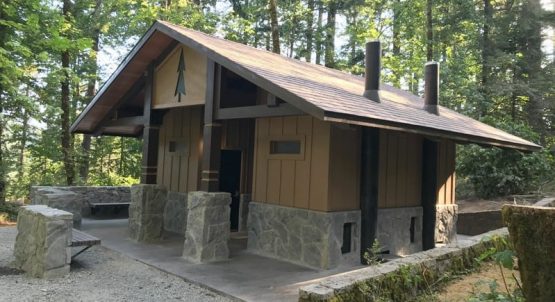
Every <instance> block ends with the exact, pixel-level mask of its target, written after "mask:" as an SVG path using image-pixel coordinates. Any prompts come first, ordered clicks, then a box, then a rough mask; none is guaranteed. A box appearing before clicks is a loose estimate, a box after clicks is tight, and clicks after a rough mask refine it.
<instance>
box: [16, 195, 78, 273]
mask: <svg viewBox="0 0 555 302" xmlns="http://www.w3.org/2000/svg"><path fill="white" fill-rule="evenodd" d="M72 227H73V215H72V214H71V213H69V212H66V211H62V210H58V209H54V208H50V207H48V206H45V205H31V206H24V207H21V209H20V210H19V215H18V217H17V238H16V241H15V247H14V256H15V261H14V263H13V264H14V266H15V267H17V268H18V269H21V270H23V271H25V272H26V273H27V274H28V275H30V276H33V277H38V278H54V277H61V276H65V275H67V274H68V273H69V264H70V263H71V247H70V245H71V231H72Z"/></svg>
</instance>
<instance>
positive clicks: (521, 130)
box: [457, 119, 554, 198]
mask: <svg viewBox="0 0 555 302" xmlns="http://www.w3.org/2000/svg"><path fill="white" fill-rule="evenodd" d="M485 122H487V123H490V124H493V126H495V127H498V128H501V129H504V130H506V131H508V132H509V133H512V134H515V135H517V136H520V137H523V138H525V139H529V140H531V141H538V136H537V134H536V133H534V132H533V131H532V130H531V129H530V128H529V127H527V126H526V125H524V124H522V123H514V122H510V121H501V122H494V121H492V120H491V119H488V120H485ZM457 153H458V155H457V172H458V177H459V179H460V181H466V182H468V183H470V184H472V186H473V188H474V190H475V193H476V194H477V195H478V196H479V197H484V198H490V197H495V196H505V195H509V194H517V193H527V192H530V191H536V190H538V189H539V187H540V185H542V184H543V183H545V182H546V181H547V180H549V179H550V176H551V175H552V173H553V172H552V169H553V164H554V159H553V155H552V154H551V153H549V152H548V151H547V150H543V151H540V152H535V153H522V152H519V151H514V150H506V149H499V148H482V147H479V146H475V145H470V146H469V145H467V146H461V147H459V149H458V152H457Z"/></svg>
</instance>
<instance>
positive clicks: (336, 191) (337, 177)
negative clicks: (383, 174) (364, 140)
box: [253, 116, 360, 211]
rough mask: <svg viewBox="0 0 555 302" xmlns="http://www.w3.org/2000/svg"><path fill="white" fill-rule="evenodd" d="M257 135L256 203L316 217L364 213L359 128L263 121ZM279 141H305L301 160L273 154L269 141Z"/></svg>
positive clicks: (306, 120) (300, 119) (307, 120)
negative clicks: (315, 213)
mask: <svg viewBox="0 0 555 302" xmlns="http://www.w3.org/2000/svg"><path fill="white" fill-rule="evenodd" d="M255 133H256V142H255V167H254V169H255V170H254V184H253V198H254V200H255V201H258V202H266V203H273V204H279V205H282V206H288V207H295V208H303V209H311V210H316V211H339V210H353V209H358V208H359V200H358V199H359V198H358V196H359V192H358V191H359V184H358V179H359V174H360V170H359V164H358V163H359V161H360V159H359V158H360V154H359V153H360V150H359V149H360V147H358V146H359V144H360V133H359V130H358V128H355V127H341V128H338V127H336V126H332V125H331V123H328V122H323V121H320V120H318V119H315V118H312V117H310V116H294V117H276V118H259V119H257V120H256V131H255ZM280 139H287V140H290V139H295V140H300V141H301V143H302V144H303V145H302V148H301V150H302V151H301V154H294V155H289V154H287V155H275V154H270V141H272V140H280ZM331 171H333V173H330V172H331Z"/></svg>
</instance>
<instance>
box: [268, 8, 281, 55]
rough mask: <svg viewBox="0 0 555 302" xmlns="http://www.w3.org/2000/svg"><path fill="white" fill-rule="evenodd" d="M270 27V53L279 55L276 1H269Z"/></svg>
mask: <svg viewBox="0 0 555 302" xmlns="http://www.w3.org/2000/svg"><path fill="white" fill-rule="evenodd" d="M269 10H270V27H271V29H272V52H275V53H278V54H279V53H281V51H280V49H279V25H278V17H277V5H276V0H270V4H269Z"/></svg>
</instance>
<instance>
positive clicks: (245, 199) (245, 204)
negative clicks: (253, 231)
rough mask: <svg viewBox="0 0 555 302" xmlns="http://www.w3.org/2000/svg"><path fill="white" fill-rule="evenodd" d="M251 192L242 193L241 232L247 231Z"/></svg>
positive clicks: (240, 204) (240, 206)
mask: <svg viewBox="0 0 555 302" xmlns="http://www.w3.org/2000/svg"><path fill="white" fill-rule="evenodd" d="M250 202H251V195H250V194H241V197H240V203H239V230H238V231H239V232H246V231H247V220H248V218H249V203H250Z"/></svg>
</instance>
